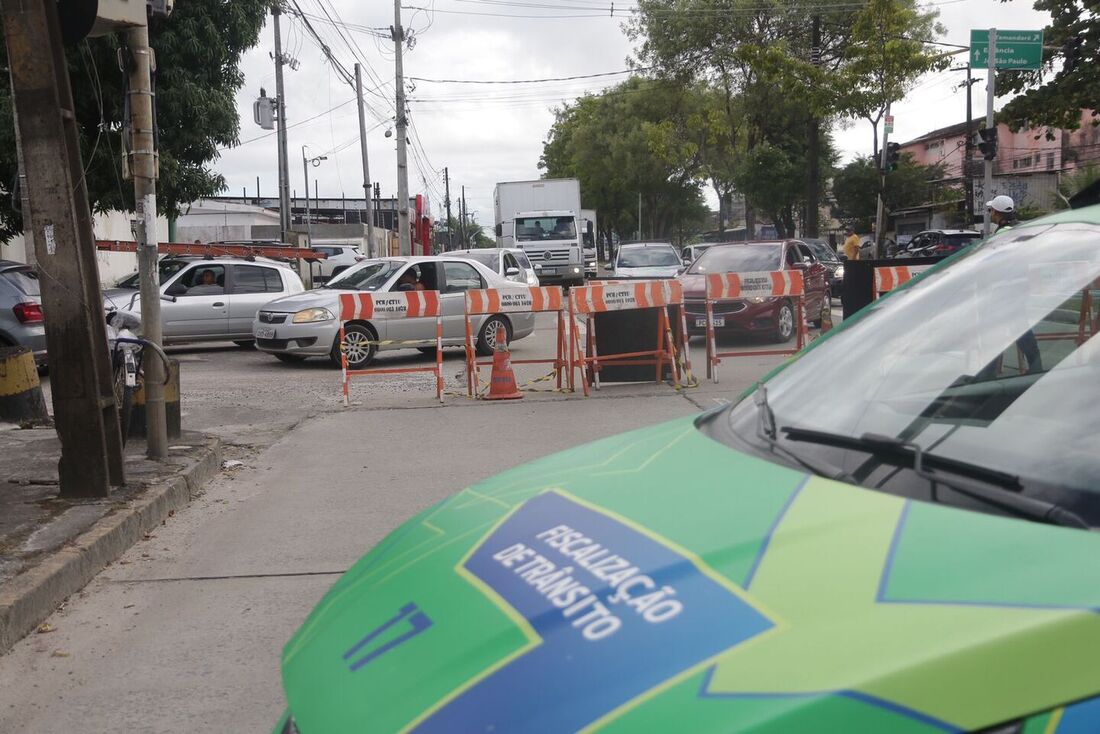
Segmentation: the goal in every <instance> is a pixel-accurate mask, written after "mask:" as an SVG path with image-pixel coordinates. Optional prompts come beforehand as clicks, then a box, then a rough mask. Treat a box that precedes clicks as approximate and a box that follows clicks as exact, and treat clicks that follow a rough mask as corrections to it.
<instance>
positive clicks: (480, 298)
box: [466, 285, 568, 397]
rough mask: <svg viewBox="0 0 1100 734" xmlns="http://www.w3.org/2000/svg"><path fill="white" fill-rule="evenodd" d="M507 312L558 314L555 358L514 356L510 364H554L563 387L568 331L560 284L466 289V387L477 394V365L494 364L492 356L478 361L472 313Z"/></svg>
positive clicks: (478, 380)
mask: <svg viewBox="0 0 1100 734" xmlns="http://www.w3.org/2000/svg"><path fill="white" fill-rule="evenodd" d="M508 313H557V314H558V338H557V354H556V355H555V356H554V357H553V358H552V359H512V360H511V364H552V365H554V373H555V378H556V380H557V386H558V388H559V389H560V388H561V384H562V372H563V371H564V370H565V367H566V361H565V344H566V341H567V333H568V331H567V328H566V323H565V294H564V293H563V292H562V289H561V286H557V285H554V286H541V287H535V288H482V289H480V290H472V291H466V390H467V393H468V394H469V395H470V397H474V396H475V395H478V394H479V392H480V390H481V385H480V383H481V374H480V371H479V369H478V368H479V367H488V366H491V365H492V364H493V360H485V361H482V362H478V361H477V352H476V351H475V347H474V334H473V322H472V321H470V317H471V316H489V315H492V314H508Z"/></svg>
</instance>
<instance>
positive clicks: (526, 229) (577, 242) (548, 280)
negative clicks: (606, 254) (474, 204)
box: [502, 210, 584, 285]
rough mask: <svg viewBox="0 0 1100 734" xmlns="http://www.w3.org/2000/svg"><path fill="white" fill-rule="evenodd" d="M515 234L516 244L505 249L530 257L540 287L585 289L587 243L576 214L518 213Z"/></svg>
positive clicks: (514, 226) (569, 212)
mask: <svg viewBox="0 0 1100 734" xmlns="http://www.w3.org/2000/svg"><path fill="white" fill-rule="evenodd" d="M512 231H513V239H514V244H513V243H507V244H503V245H502V246H503V247H518V248H520V249H522V250H523V251H524V252H525V253H527V257H528V258H529V259H530V260H531V264H532V265H533V266H534V268H535V273H536V274H537V275H538V278H539V282H540V283H543V284H555V283H560V284H562V285H584V257H583V241H582V235H581V231H580V226H579V220H578V219H577V215H576V213H575V212H572V211H565V210H556V211H531V212H517V213H516V214H515V216H514V217H513V227H512Z"/></svg>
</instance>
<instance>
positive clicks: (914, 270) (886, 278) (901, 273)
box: [875, 265, 932, 299]
mask: <svg viewBox="0 0 1100 734" xmlns="http://www.w3.org/2000/svg"><path fill="white" fill-rule="evenodd" d="M930 267H932V265H891V266H888V267H884V268H875V298H876V299H877V298H878V297H879V295H881V294H883V293H889V292H890V291H892V290H894V289H895V288H899V287H901V286H903V285H905V284H906V283H908V282H909V281H911V280H912V279H913V278H914V277H915V276H916V275H917V274H918V273H923V272H924V271H925V270H928V268H930Z"/></svg>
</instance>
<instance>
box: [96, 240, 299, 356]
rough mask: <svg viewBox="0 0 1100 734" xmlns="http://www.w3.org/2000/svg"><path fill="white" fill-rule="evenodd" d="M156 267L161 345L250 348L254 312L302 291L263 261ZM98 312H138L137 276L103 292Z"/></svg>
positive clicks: (277, 266)
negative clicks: (216, 343)
mask: <svg viewBox="0 0 1100 734" xmlns="http://www.w3.org/2000/svg"><path fill="white" fill-rule="evenodd" d="M158 268H159V270H160V283H161V285H160V291H161V293H162V294H164V297H165V300H162V301H161V304H160V317H161V323H162V328H163V330H164V341H165V343H166V344H173V343H179V342H199V341H232V342H235V343H236V344H238V345H239V346H242V347H244V346H252V321H253V319H254V318H255V317H256V312H257V311H259V310H260V307H261V306H263V305H264V304H266V303H267V302H269V301H271V300H273V299H275V298H279V297H281V296H288V295H291V294H294V293H301V292H302V291H304V290H305V287H304V286H303V285H302V279H301V278H299V277H298V273H296V272H295V271H294V270H292V269H291V268H290V267H289V266H287V265H286V264H284V263H281V262H275V261H274V260H266V259H264V258H255V259H253V260H245V259H242V258H235V257H219V258H213V259H205V258H200V257H165V258H162V259H161V261H160V262H159V264H158ZM104 307H105V308H107V309H108V310H112V309H118V310H120V311H129V312H132V313H135V314H140V313H141V297H140V295H139V293H138V276H137V273H134V274H133V275H130V276H127V277H126V278H123V279H122V280H121V281H119V282H118V284H117V285H116V286H115V287H114V288H110V289H108V290H106V291H105V292H104Z"/></svg>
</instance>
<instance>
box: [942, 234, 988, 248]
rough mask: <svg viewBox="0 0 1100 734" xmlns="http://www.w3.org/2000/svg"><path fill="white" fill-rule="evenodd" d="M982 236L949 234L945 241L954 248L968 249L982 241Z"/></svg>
mask: <svg viewBox="0 0 1100 734" xmlns="http://www.w3.org/2000/svg"><path fill="white" fill-rule="evenodd" d="M981 238H982V236H981V235H980V234H971V233H965V234H949V235H945V236H944V238H943V239H944V241H945V242H947V244H949V245H951V246H952V247H966V246H967V245H969V244H970V243H971V242H975V241H976V240H980V239H981Z"/></svg>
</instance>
